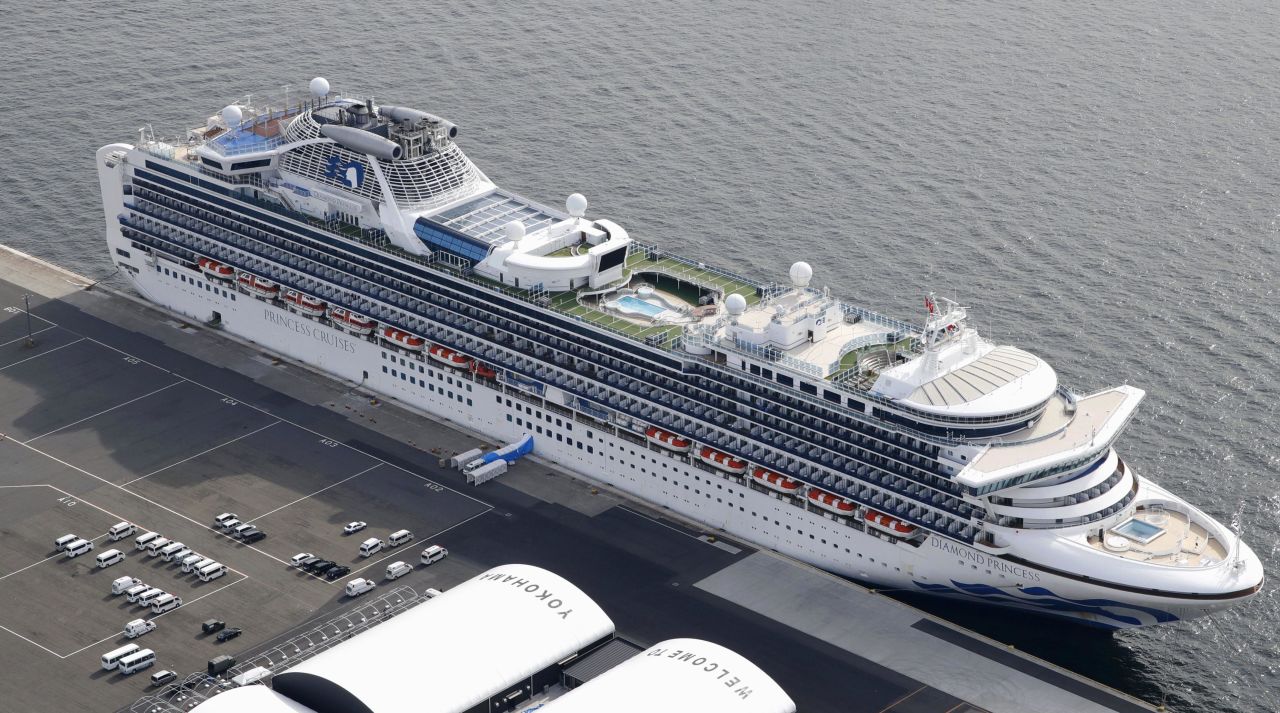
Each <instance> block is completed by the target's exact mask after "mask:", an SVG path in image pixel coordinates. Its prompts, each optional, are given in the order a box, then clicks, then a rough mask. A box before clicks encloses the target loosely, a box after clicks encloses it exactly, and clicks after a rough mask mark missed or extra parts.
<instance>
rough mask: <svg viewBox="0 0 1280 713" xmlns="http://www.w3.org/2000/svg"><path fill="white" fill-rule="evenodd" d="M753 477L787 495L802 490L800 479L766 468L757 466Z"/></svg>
mask: <svg viewBox="0 0 1280 713" xmlns="http://www.w3.org/2000/svg"><path fill="white" fill-rule="evenodd" d="M751 477H752V478H753V479H754V480H755V481H756V482H757V483H759V484H761V485H763V486H764V487H766V488H768V489H770V490H776V491H778V492H779V493H784V494H786V495H795V494H796V493H797V492H799V490H800V481H798V480H792V479H791V478H788V477H787V476H785V475H782V474H781V473H775V472H773V471H771V470H765V469H764V468H756V469H755V470H754V471H752V473H751Z"/></svg>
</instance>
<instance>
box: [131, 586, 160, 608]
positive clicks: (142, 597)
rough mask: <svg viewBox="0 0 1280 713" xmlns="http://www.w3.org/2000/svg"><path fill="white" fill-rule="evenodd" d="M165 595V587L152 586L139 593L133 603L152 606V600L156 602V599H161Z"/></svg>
mask: <svg viewBox="0 0 1280 713" xmlns="http://www.w3.org/2000/svg"><path fill="white" fill-rule="evenodd" d="M164 595H165V591H164V590H163V589H159V588H157V587H152V588H151V589H148V590H147V591H145V592H143V593H142V594H139V595H138V598H137V599H135V600H134V602H133V603H134V604H137V605H138V606H140V607H149V606H151V602H154V601H155V600H157V599H159V598H160V597H162V596H164Z"/></svg>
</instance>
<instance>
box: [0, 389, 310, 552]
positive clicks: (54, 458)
mask: <svg viewBox="0 0 1280 713" xmlns="http://www.w3.org/2000/svg"><path fill="white" fill-rule="evenodd" d="M193 383H194V382H193ZM8 442H9V443H16V444H18V445H20V446H22V447H23V448H26V449H27V450H30V451H32V452H34V453H39V454H40V455H42V456H44V457H45V458H48V459H49V460H51V461H54V462H55V463H61V464H62V465H64V466H66V467H68V468H70V469H72V470H74V471H76V472H78V473H83V474H84V475H87V476H89V477H90V478H93V479H94V480H96V481H98V482H100V483H103V484H104V485H109V486H111V487H113V488H115V489H116V490H119V491H120V492H123V493H128V494H129V495H132V496H133V497H135V498H137V499H139V500H141V501H142V502H144V503H148V504H150V505H154V506H155V507H158V508H160V509H161V510H164V511H165V512H167V513H169V514H171V515H176V516H178V517H180V518H182V519H183V520H186V521H187V522H189V523H191V524H193V525H195V526H196V527H199V528H202V529H205V530H208V531H209V532H212V533H213V534H215V535H217V536H218V537H225V538H227V539H229V540H231V541H232V542H237V543H238V544H240V545H241V546H243V547H244V548H245V549H249V550H253V551H254V552H257V553H258V554H260V555H262V556H263V557H268V558H270V559H273V560H275V561H276V562H279V563H280V564H283V565H287V564H289V563H288V562H286V561H284V560H282V559H280V558H279V557H276V556H275V555H273V554H271V553H269V552H263V551H262V550H260V549H258V548H257V547H254V546H253V545H246V544H244V543H241V542H238V541H237V540H235V539H234V538H232V537H230V536H229V535H225V534H223V533H222V532H220V531H218V530H216V529H214V528H213V527H210V526H209V525H206V524H204V523H202V522H200V521H199V520H196V519H195V518H193V517H188V516H187V515H184V514H182V513H180V512H178V511H177V510H174V509H173V508H171V507H169V506H168V505H163V504H161V503H158V502H156V501H155V500H152V499H151V498H148V497H146V496H145V495H143V494H142V493H138V492H136V491H133V490H129V489H128V488H126V487H124V486H123V485H120V484H118V483H113V482H111V481H110V480H107V479H106V478H104V477H102V476H100V475H97V474H94V473H90V472H89V471H87V470H85V469H84V468H81V467H80V466H78V465H75V464H73V463H68V462H67V461H65V460H62V459H61V458H59V457H57V456H55V455H53V454H51V453H46V452H45V451H42V450H40V449H39V448H36V447H35V446H33V445H30V444H28V443H25V442H23V441H19V440H18V439H16V438H10V439H8ZM103 512H106V511H105V510H104V511H103ZM227 569H228V570H229V571H232V572H235V573H236V574H239V575H242V576H243V575H244V572H241V571H239V570H235V569H231V568H230V567H228V568H227Z"/></svg>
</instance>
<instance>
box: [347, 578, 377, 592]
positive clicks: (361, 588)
mask: <svg viewBox="0 0 1280 713" xmlns="http://www.w3.org/2000/svg"><path fill="white" fill-rule="evenodd" d="M373 587H374V584H373V582H372V581H370V580H368V579H365V578H364V577H356V578H355V579H353V580H351V581H350V582H347V596H348V597H358V596H360V595H361V594H364V593H365V592H368V591H370V590H372V589H373Z"/></svg>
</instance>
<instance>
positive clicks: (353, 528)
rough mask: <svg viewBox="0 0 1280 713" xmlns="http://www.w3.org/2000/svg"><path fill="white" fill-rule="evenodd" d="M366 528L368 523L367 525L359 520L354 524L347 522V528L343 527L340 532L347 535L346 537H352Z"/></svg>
mask: <svg viewBox="0 0 1280 713" xmlns="http://www.w3.org/2000/svg"><path fill="white" fill-rule="evenodd" d="M368 526H369V523H367V522H360V521H359V520H356V521H355V522H348V523H347V526H346V527H344V528H342V532H343V533H344V534H347V535H353V534H355V533H357V532H359V531H361V530H363V529H365V528H366V527H368Z"/></svg>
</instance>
